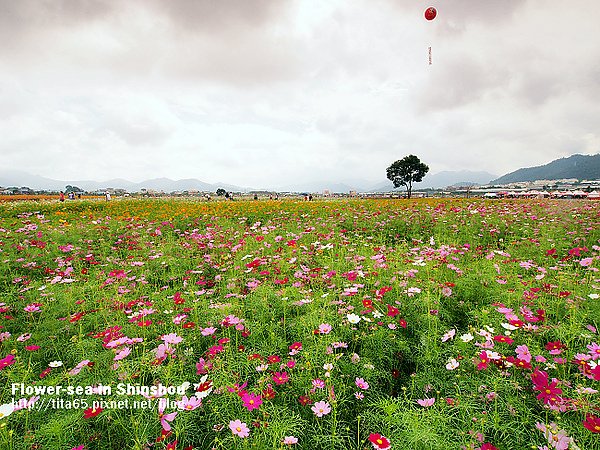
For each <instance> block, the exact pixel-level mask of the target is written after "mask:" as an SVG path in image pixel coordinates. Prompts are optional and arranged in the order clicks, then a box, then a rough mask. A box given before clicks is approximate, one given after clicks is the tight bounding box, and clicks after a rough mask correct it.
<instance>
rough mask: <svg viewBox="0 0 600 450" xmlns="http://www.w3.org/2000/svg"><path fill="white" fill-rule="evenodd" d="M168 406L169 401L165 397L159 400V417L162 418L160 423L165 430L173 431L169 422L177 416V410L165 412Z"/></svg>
mask: <svg viewBox="0 0 600 450" xmlns="http://www.w3.org/2000/svg"><path fill="white" fill-rule="evenodd" d="M166 406H167V402H166V401H163V399H161V400H159V402H158V418H159V419H160V424H161V425H162V427H163V430H165V431H171V424H169V422H172V421H173V420H174V419H175V417H176V416H177V411H175V412H172V413H169V414H165V408H166Z"/></svg>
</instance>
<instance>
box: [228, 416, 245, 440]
mask: <svg viewBox="0 0 600 450" xmlns="http://www.w3.org/2000/svg"><path fill="white" fill-rule="evenodd" d="M229 429H230V430H231V432H232V433H233V434H234V435H236V436H239V437H241V438H246V437H248V436H249V435H250V429H249V428H248V426H247V425H246V423H245V422H242V421H241V420H239V419H237V420H232V421H231V422H229Z"/></svg>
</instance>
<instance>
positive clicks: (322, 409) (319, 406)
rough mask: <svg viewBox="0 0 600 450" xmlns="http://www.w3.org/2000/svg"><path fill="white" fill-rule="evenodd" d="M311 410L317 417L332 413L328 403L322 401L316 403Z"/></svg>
mask: <svg viewBox="0 0 600 450" xmlns="http://www.w3.org/2000/svg"><path fill="white" fill-rule="evenodd" d="M310 409H312V411H313V412H314V413H315V416H317V417H323V416H325V415H327V414H329V413H330V412H331V405H330V404H329V403H327V402H326V401H320V402H317V403H315V404H314V405H313V406H312V407H311V408H310Z"/></svg>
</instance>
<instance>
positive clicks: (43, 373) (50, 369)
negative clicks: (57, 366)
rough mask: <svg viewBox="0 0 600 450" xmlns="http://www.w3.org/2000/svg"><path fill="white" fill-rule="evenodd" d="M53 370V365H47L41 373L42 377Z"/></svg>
mask: <svg viewBox="0 0 600 450" xmlns="http://www.w3.org/2000/svg"><path fill="white" fill-rule="evenodd" d="M51 371H52V367H46V368H45V369H44V370H43V371H42V373H40V378H45V377H46V375H48V374H49V373H50V372H51Z"/></svg>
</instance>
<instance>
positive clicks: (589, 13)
mask: <svg viewBox="0 0 600 450" xmlns="http://www.w3.org/2000/svg"><path fill="white" fill-rule="evenodd" d="M428 6H434V7H436V8H437V10H438V16H437V18H436V19H435V20H433V21H431V22H429V21H427V20H425V19H424V17H423V12H424V10H425V9H426V8H427V7H428ZM599 19H600V1H598V0H570V1H564V0H502V1H500V0H490V1H480V0H443V1H442V0H438V1H435V0H431V1H427V2H423V1H420V0H0V42H2V44H1V45H0V136H1V139H0V155H1V158H0V168H5V169H19V170H24V171H27V172H30V173H32V174H37V175H43V176H47V177H51V178H55V179H96V180H105V179H111V178H116V177H122V178H126V179H129V180H131V181H142V180H144V179H148V178H154V177H162V176H164V177H169V178H172V179H180V178H198V179H201V180H203V181H206V182H213V183H214V182H229V183H232V184H237V185H241V186H254V187H263V186H270V187H276V186H281V185H286V184H289V183H291V182H294V181H300V180H302V181H314V180H330V181H336V182H340V181H345V180H353V179H362V180H368V181H373V182H378V181H382V180H385V168H386V167H387V166H388V165H389V164H390V163H392V162H393V161H395V160H397V159H400V158H402V157H404V156H406V155H408V154H410V153H413V154H416V155H418V156H419V157H420V158H421V159H422V160H423V161H424V162H425V163H427V164H428V165H429V166H430V172H431V173H436V172H439V171H443V170H463V169H466V170H485V171H489V172H492V173H494V174H498V175H501V174H503V173H506V172H509V171H512V170H516V169H518V168H520V167H523V166H532V165H540V164H544V163H547V162H549V161H551V160H553V159H556V158H559V157H563V156H568V155H571V154H574V153H582V154H595V153H598V152H600V128H599V127H598V124H599V123H600V122H599V120H598V118H599V117H600V27H599ZM430 46H431V47H432V64H431V65H429V62H428V47H430Z"/></svg>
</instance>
